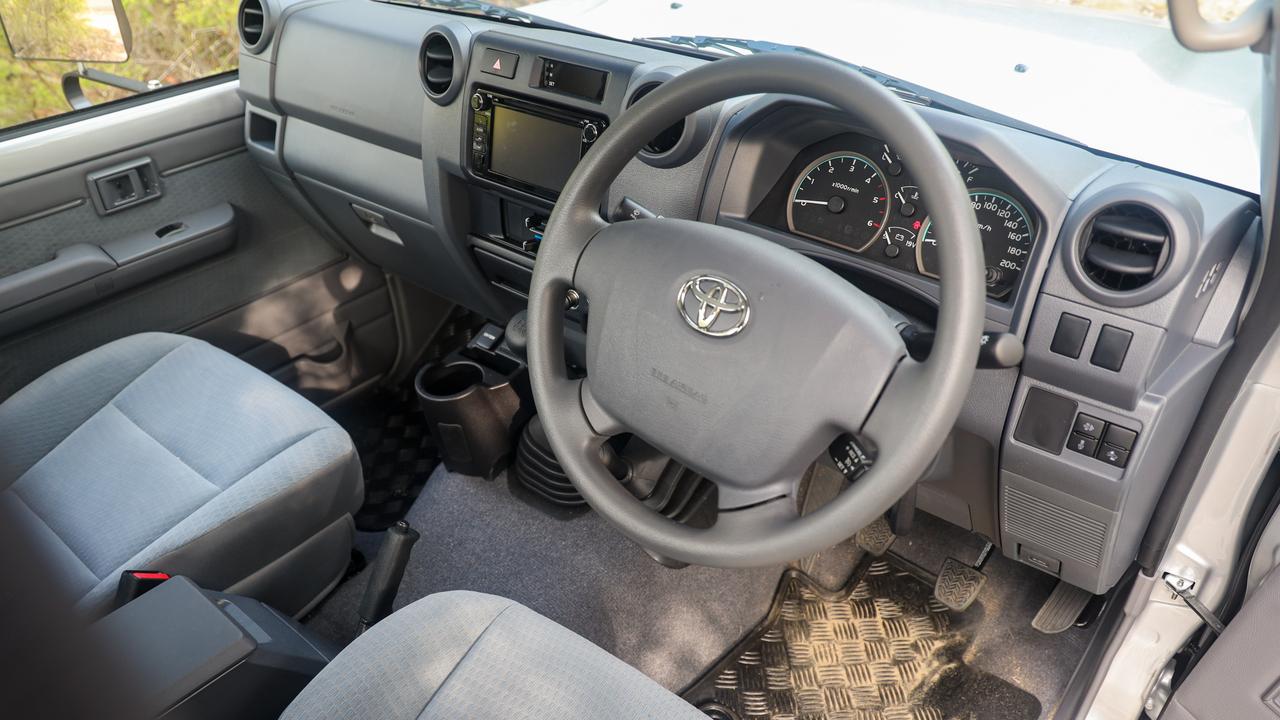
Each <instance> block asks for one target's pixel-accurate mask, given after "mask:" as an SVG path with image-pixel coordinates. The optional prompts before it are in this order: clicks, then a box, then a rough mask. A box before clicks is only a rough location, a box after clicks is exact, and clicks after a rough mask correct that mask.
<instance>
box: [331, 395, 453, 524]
mask: <svg viewBox="0 0 1280 720" xmlns="http://www.w3.org/2000/svg"><path fill="white" fill-rule="evenodd" d="M334 415H335V418H336V419H337V421H338V422H339V423H340V424H341V425H342V427H343V428H345V429H346V431H347V432H348V433H349V434H350V435H351V439H352V441H353V442H354V443H355V445H356V451H357V452H358V453H359V454H360V465H361V467H362V468H363V470H364V504H363V505H361V506H360V510H359V511H358V512H356V515H355V521H356V528H357V529H359V530H365V531H375V530H385V529H387V528H389V527H391V526H392V525H394V524H395V523H396V521H398V520H401V519H403V518H404V516H405V514H406V513H408V512H409V508H410V507H411V506H412V505H413V501H414V500H415V499H417V497H418V494H419V493H421V492H422V487H423V485H425V484H426V482H427V478H428V477H430V476H431V472H432V471H433V470H434V469H435V467H436V465H437V464H439V462H440V455H439V453H438V452H437V451H436V446H435V443H434V442H433V441H432V439H431V435H430V434H429V433H428V432H427V421H426V418H425V417H423V415H422V411H421V410H419V409H418V400H417V397H416V396H415V395H414V394H413V390H412V389H411V388H410V387H407V386H406V387H403V388H398V389H379V390H376V391H374V392H372V393H370V394H369V395H368V396H367V397H364V398H361V399H360V400H358V401H357V402H356V403H355V404H353V405H351V406H349V407H343V408H341V409H340V410H339V411H337V412H335V413H334Z"/></svg>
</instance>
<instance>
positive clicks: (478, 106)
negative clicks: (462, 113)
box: [471, 93, 489, 112]
mask: <svg viewBox="0 0 1280 720" xmlns="http://www.w3.org/2000/svg"><path fill="white" fill-rule="evenodd" d="M487 107H489V98H487V97H485V96H484V95H481V94H480V93H473V94H472V95H471V109H472V110H475V111H477V112H479V111H481V110H484V109H485V108H487Z"/></svg>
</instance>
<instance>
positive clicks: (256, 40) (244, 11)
mask: <svg viewBox="0 0 1280 720" xmlns="http://www.w3.org/2000/svg"><path fill="white" fill-rule="evenodd" d="M236 17H237V23H238V24H239V29H240V42H242V43H244V46H245V48H246V49H247V50H248V51H249V52H252V53H258V52H262V49H263V48H264V47H266V45H267V41H268V40H269V39H270V37H269V35H268V32H267V11H266V8H265V7H263V5H262V0H243V1H242V2H241V3H240V12H239V13H238V14H237V16H236Z"/></svg>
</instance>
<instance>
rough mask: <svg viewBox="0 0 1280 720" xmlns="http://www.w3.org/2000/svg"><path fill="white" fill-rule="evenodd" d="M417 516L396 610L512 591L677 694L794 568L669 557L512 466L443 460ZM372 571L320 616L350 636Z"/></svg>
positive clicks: (762, 608)
mask: <svg viewBox="0 0 1280 720" xmlns="http://www.w3.org/2000/svg"><path fill="white" fill-rule="evenodd" d="M405 519H406V520H408V522H409V523H410V524H411V525H412V526H413V527H414V528H415V529H417V530H418V531H419V532H421V533H422V539H421V540H419V541H418V543H417V544H416V545H414V547H413V553H412V554H411V555H410V557H409V565H408V567H407V568H406V569H405V576H404V582H403V584H402V585H401V586H400V592H399V594H398V595H397V596H396V602H395V607H396V608H401V607H404V606H405V605H407V604H409V603H411V602H413V601H414V600H417V599H419V598H421V597H424V596H426V595H429V594H431V593H436V592H442V591H446V590H476V591H479V592H487V593H493V594H495V595H502V596H505V597H509V598H511V599H513V600H516V601H519V602H521V603H523V604H524V605H527V606H528V607H530V608H532V609H533V610H534V611H536V612H538V613H541V614H543V615H545V616H547V617H549V618H551V619H552V620H554V621H556V622H558V623H560V624H561V625H564V626H565V627H567V628H569V629H570V630H573V631H574V632H576V633H578V634H580V635H582V636H584V637H586V638H587V639H588V640H590V641H592V642H594V643H595V644H597V645H599V646H600V647H602V648H604V649H605V650H608V651H609V652H610V653H612V654H614V655H616V656H618V657H619V658H621V659H622V660H623V661H624V662H626V663H628V664H630V665H632V666H634V667H636V668H638V669H639V670H640V671H641V672H644V673H645V674H647V675H648V676H649V677H651V678H653V679H654V680H656V681H658V683H660V684H662V685H663V686H665V687H667V688H668V689H670V690H672V691H674V692H680V691H681V690H683V689H684V688H686V687H688V686H689V685H690V684H691V683H693V682H694V681H695V680H697V679H698V678H699V677H701V676H702V674H703V673H704V672H705V671H706V669H707V668H708V667H709V666H711V665H712V664H713V663H715V662H717V661H718V660H719V659H720V657H721V656H722V655H723V654H724V652H725V650H726V649H728V648H730V647H732V646H733V645H734V643H736V642H738V640H739V639H741V638H742V637H743V636H744V635H746V634H747V633H748V632H750V631H751V628H753V627H754V626H755V625H756V624H757V623H758V622H760V618H762V617H764V615H765V613H766V612H768V610H769V604H770V603H771V602H772V601H773V595H774V588H776V587H777V585H778V578H779V577H781V576H782V570H783V569H782V568H781V567H774V568H755V569H750V570H721V569H714V568H705V567H696V566H693V567H687V568H684V569H682V570H673V569H669V568H666V567H663V566H661V565H659V564H658V563H656V562H654V561H653V559H651V558H650V557H649V556H648V555H646V554H645V552H644V551H643V550H641V549H640V548H639V547H637V546H636V545H635V544H633V543H632V542H631V541H629V540H627V539H626V538H625V537H623V536H622V534H620V533H619V532H618V531H617V530H616V529H614V527H613V526H612V525H610V524H609V523H608V522H606V521H605V520H604V519H603V518H602V517H600V516H599V515H598V514H596V513H595V512H591V511H587V510H585V509H578V510H565V509H563V508H556V507H553V506H551V505H549V504H548V503H547V502H545V501H544V500H541V499H540V498H538V497H537V496H536V495H534V493H532V492H530V491H528V490H526V489H525V488H524V487H523V486H521V485H519V483H516V482H514V481H512V480H510V478H509V477H508V474H506V473H504V474H503V475H501V476H499V477H498V479H496V480H492V481H490V480H481V479H479V478H473V477H466V476H462V475H458V474H456V473H450V472H448V471H447V470H445V468H444V467H439V468H437V469H436V471H435V473H434V474H433V475H432V477H431V479H430V480H429V481H428V482H427V485H426V488H425V489H424V490H423V491H422V495H421V496H420V497H419V498H418V500H417V502H416V503H414V506H413V509H412V510H411V511H410V512H409V515H408V516H407V517H406V518H405ZM369 573H370V570H369V569H366V570H365V571H364V572H363V573H361V574H360V575H358V576H356V578H355V579H354V580H352V581H351V582H348V583H346V584H345V585H344V586H342V587H339V588H338V589H337V590H336V591H335V592H334V593H333V595H332V596H330V597H329V598H328V599H327V600H326V601H325V603H324V604H323V605H321V606H320V608H319V610H318V612H317V613H315V614H314V617H312V618H310V620H309V622H308V626H309V627H310V628H311V629H312V630H314V631H315V632H317V633H318V634H320V635H321V636H322V637H325V638H327V639H329V640H330V641H332V642H335V643H337V644H339V645H345V644H346V643H348V642H350V641H351V640H352V639H353V638H354V637H355V634H356V623H357V618H356V609H357V608H358V607H359V603H360V598H361V595H362V594H363V592H364V588H365V585H366V584H367V582H368V581H367V577H368V575H369Z"/></svg>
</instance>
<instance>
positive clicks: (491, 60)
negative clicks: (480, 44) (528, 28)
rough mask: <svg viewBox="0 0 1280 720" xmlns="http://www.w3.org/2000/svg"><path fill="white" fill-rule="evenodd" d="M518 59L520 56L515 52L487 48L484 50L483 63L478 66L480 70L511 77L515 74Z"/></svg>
mask: <svg viewBox="0 0 1280 720" xmlns="http://www.w3.org/2000/svg"><path fill="white" fill-rule="evenodd" d="M519 60H520V56H519V55H517V54H515V53H509V52H503V51H502V50H497V49H494V48H487V49H486V50H485V51H484V58H483V61H484V64H482V65H481V66H480V71H481V72H485V73H488V74H490V75H497V76H499V77H504V78H513V77H515V76H516V63H518V62H519Z"/></svg>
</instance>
